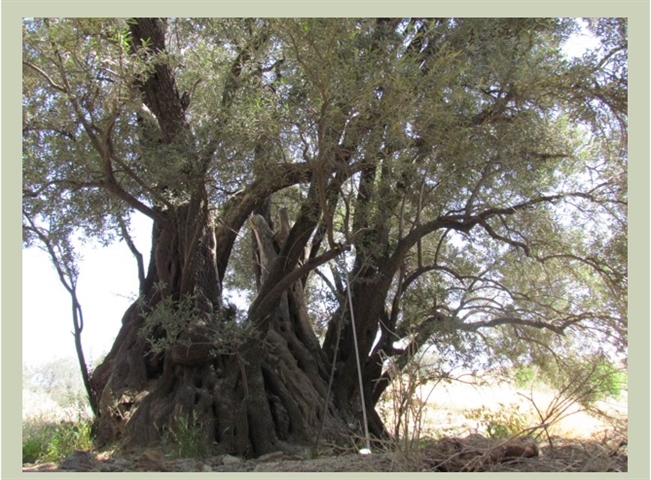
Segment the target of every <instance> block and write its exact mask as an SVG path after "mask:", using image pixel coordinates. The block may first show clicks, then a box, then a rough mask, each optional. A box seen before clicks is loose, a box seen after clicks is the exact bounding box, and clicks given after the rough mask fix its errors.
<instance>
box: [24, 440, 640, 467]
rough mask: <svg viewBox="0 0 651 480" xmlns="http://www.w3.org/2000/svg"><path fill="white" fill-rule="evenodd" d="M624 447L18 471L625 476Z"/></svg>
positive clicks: (277, 456)
mask: <svg viewBox="0 0 651 480" xmlns="http://www.w3.org/2000/svg"><path fill="white" fill-rule="evenodd" d="M627 462H628V457H627V453H626V445H615V446H612V445H611V446H606V445H601V444H599V443H597V442H585V441H579V440H574V441H568V440H564V439H560V438H559V439H554V443H553V447H550V446H549V444H541V445H539V444H537V443H536V442H535V441H533V440H532V439H525V440H511V441H503V440H502V441H500V440H496V439H489V438H485V437H483V436H481V435H478V434H472V435H469V436H467V437H444V438H441V439H439V440H436V441H434V440H432V441H430V442H425V443H423V444H421V445H420V448H418V449H413V450H411V451H404V450H403V451H401V450H400V449H395V450H393V451H390V452H375V453H371V454H370V455H361V454H359V453H342V454H340V455H333V456H327V457H318V458H314V459H303V458H300V457H298V456H293V455H286V454H283V453H282V452H276V453H271V454H268V455H264V456H262V457H260V458H257V459H253V460H243V459H240V458H238V457H232V456H229V455H222V456H216V457H212V458H209V459H205V460H195V459H189V458H186V459H169V458H166V457H165V456H164V455H163V453H162V452H161V451H160V450H156V449H149V450H145V451H143V452H142V453H140V454H137V455H132V456H130V457H112V456H110V455H107V454H95V453H92V452H81V451H78V452H74V453H73V454H72V455H71V456H69V457H68V458H66V459H65V460H64V461H63V462H61V464H58V465H57V464H54V463H44V464H36V465H24V466H23V472H62V471H76V472H143V471H146V472H427V471H435V472H436V471H438V472H452V471H456V472H459V471H466V472H468V471H484V472H485V471H493V472H525V471H526V472H625V471H627Z"/></svg>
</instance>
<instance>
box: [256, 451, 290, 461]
mask: <svg viewBox="0 0 651 480" xmlns="http://www.w3.org/2000/svg"><path fill="white" fill-rule="evenodd" d="M284 455H285V454H284V453H283V452H271V453H266V454H264V455H260V456H259V457H258V458H257V459H256V460H257V461H258V462H273V461H274V460H280V459H281V458H283V456H284Z"/></svg>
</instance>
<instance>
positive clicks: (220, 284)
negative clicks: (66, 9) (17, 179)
mask: <svg viewBox="0 0 651 480" xmlns="http://www.w3.org/2000/svg"><path fill="white" fill-rule="evenodd" d="M579 23H580V22H578V21H575V20H573V19H451V18H446V19H443V18H439V19H413V18H411V19H327V20H326V19H151V18H138V19H131V20H124V19H26V20H25V21H24V27H23V35H24V47H23V69H24V71H23V92H24V97H23V105H24V110H23V111H24V113H23V144H24V148H23V165H24V187H23V192H24V201H23V219H24V223H23V225H24V233H25V242H26V245H30V244H32V243H37V242H39V241H44V239H45V240H47V241H48V242H50V243H51V245H53V247H54V250H53V251H54V252H55V253H56V252H59V253H56V254H57V255H63V256H65V258H64V259H63V260H65V262H67V264H70V265H74V252H73V251H72V250H71V249H72V246H71V245H72V243H71V240H72V239H73V238H74V237H75V236H76V235H82V236H85V237H88V238H93V239H98V240H100V241H103V242H110V241H112V240H114V239H123V240H125V241H126V242H127V244H128V245H129V246H130V248H131V249H132V251H133V253H134V255H135V257H136V259H137V263H138V275H139V280H140V292H139V298H138V300H137V301H136V302H134V303H133V305H131V307H130V308H129V309H128V310H127V311H126V312H125V314H124V317H123V319H122V328H121V330H120V332H119V335H118V336H117V338H116V339H115V343H114V345H113V348H112V349H111V351H110V352H109V354H108V355H107V356H106V359H105V360H104V361H103V363H102V364H101V365H100V366H99V367H98V368H96V369H95V371H93V372H92V373H91V375H90V378H89V384H90V386H89V391H90V392H91V398H92V400H93V401H94V402H95V405H96V412H97V415H98V440H99V441H100V442H102V443H108V442H114V441H118V440H119V441H120V442H122V443H123V444H125V445H133V444H138V443H148V442H155V441H156V440H157V439H158V438H159V436H160V435H161V432H162V431H164V429H165V428H168V427H169V426H170V424H171V423H172V422H173V421H174V419H178V418H192V419H194V420H195V421H196V426H197V428H199V429H201V430H202V431H203V432H204V433H205V435H206V440H207V441H209V442H216V443H217V444H218V445H219V447H220V448H222V449H223V450H224V451H230V452H236V453H238V454H246V455H256V454H262V453H265V452H269V451H272V450H278V449H287V448H290V446H291V445H292V444H306V443H309V442H313V441H314V440H315V437H316V436H317V432H322V436H321V438H327V439H329V440H330V441H335V442H336V441H340V440H342V438H344V436H345V435H347V434H349V433H351V432H355V431H357V432H359V431H360V423H361V422H362V418H363V416H362V414H361V407H360V387H359V383H358V371H357V363H356V356H355V345H354V341H355V339H356V342H357V349H358V353H359V356H360V359H361V363H362V382H361V384H362V392H363V393H364V395H363V397H364V401H365V408H366V410H367V413H368V428H369V430H370V431H371V433H372V434H373V435H376V436H383V435H386V430H385V428H384V426H383V424H382V421H381V419H380V417H379V416H378V414H377V413H376V411H375V408H374V407H375V405H376V404H377V402H378V401H379V399H380V396H381V395H382V393H383V392H384V391H385V389H386V388H387V385H388V373H387V365H389V364H392V365H393V366H394V367H397V368H401V366H403V365H405V363H406V360H407V358H408V355H409V353H410V352H413V351H414V350H416V349H418V348H420V347H422V346H424V345H433V346H434V347H435V348H438V350H439V352H440V353H441V361H444V358H445V355H446V353H445V352H448V353H449V352H453V353H454V354H458V355H464V356H465V357H464V358H465V359H466V361H469V362H472V361H477V362H479V361H489V362H490V361H493V360H494V361H498V359H499V358H501V357H500V356H507V357H508V358H511V359H517V358H524V357H527V358H528V359H529V360H532V359H534V358H533V357H535V356H536V355H543V352H549V351H550V350H552V351H553V350H556V351H557V352H558V351H560V350H559V348H560V347H559V345H571V346H572V347H567V348H574V349H575V350H576V349H577V345H579V343H578V342H583V343H582V344H581V345H582V346H581V348H585V349H586V351H587V350H590V351H592V352H597V351H598V350H600V349H603V348H609V349H610V350H611V351H614V352H618V351H619V352H623V351H624V349H625V345H626V282H627V272H626V161H627V160H626V159H627V156H626V155H627V154H626V122H627V117H626V111H627V105H626V99H627V40H626V36H627V32H626V23H625V21H621V20H619V19H598V20H591V21H589V22H586V23H585V25H586V28H588V29H589V30H590V31H591V32H592V34H593V35H594V36H595V37H596V38H597V39H598V40H599V45H598V47H596V48H595V49H593V50H589V51H587V52H586V53H585V54H583V55H582V56H580V57H576V58H569V57H567V56H565V55H564V53H563V45H564V43H565V42H566V41H567V39H568V38H570V36H571V35H572V33H574V32H576V31H577V29H578V28H579ZM134 212H140V213H141V214H144V215H146V216H147V217H149V218H150V219H151V220H152V223H153V228H152V246H151V252H150V255H149V260H148V264H147V263H146V258H147V257H146V256H143V255H142V254H141V253H140V252H138V250H137V249H136V248H135V245H133V243H132V242H131V238H130V236H129V221H130V218H131V216H132V215H133V213H134ZM125 274H128V272H125ZM98 288H101V287H98ZM229 292H231V293H230V294H232V292H239V294H240V295H241V296H242V297H243V298H248V299H249V305H248V308H247V309H246V310H245V311H244V310H243V309H241V308H240V309H239V310H238V309H237V308H235V306H234V305H232V304H230V303H229V302H228V301H227V300H226V299H227V295H228V294H229ZM348 299H350V301H349V300H348ZM350 305H352V311H351V308H350ZM351 313H352V314H353V315H352V317H353V319H354V324H353V322H351ZM353 325H354V327H353ZM353 328H354V331H353ZM354 333H355V334H356V335H353V334H354ZM559 339H563V340H562V342H561V340H559ZM568 339H569V340H568ZM398 340H400V341H401V342H402V343H397V341H398ZM559 342H561V343H559ZM398 345H400V347H398ZM563 348H565V347H563ZM478 352H479V353H478ZM473 356H474V357H473ZM473 358H474V360H473ZM534 360H535V359H534Z"/></svg>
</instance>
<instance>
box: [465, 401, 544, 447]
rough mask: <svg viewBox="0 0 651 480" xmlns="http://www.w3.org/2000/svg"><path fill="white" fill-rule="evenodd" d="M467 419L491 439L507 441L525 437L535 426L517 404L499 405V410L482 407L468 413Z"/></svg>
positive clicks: (532, 419) (527, 414)
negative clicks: (475, 422) (519, 436)
mask: <svg viewBox="0 0 651 480" xmlns="http://www.w3.org/2000/svg"><path fill="white" fill-rule="evenodd" d="M466 417H467V418H468V419H470V420H475V421H477V422H478V427H479V429H481V430H484V431H485V432H486V434H487V435H488V436H489V437H491V438H501V439H507V438H511V437H515V436H518V435H523V434H525V433H527V431H528V430H529V429H530V428H531V427H532V425H534V424H535V423H534V418H533V417H532V416H531V414H530V413H529V412H526V411H523V409H522V406H521V405H519V404H517V403H512V404H508V405H507V404H503V403H499V404H498V405H497V408H496V409H494V408H489V407H486V406H484V407H481V408H476V409H472V410H470V411H469V412H467V414H466Z"/></svg>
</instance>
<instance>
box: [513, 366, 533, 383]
mask: <svg viewBox="0 0 651 480" xmlns="http://www.w3.org/2000/svg"><path fill="white" fill-rule="evenodd" d="M536 377H537V374H536V369H535V368H534V367H532V366H525V367H518V368H516V369H515V372H514V375H513V381H514V383H515V385H516V386H517V387H518V388H528V387H531V386H532V384H533V383H534V381H535V380H536Z"/></svg>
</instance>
